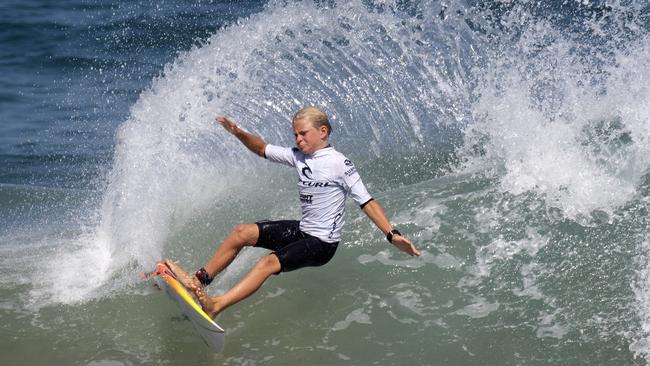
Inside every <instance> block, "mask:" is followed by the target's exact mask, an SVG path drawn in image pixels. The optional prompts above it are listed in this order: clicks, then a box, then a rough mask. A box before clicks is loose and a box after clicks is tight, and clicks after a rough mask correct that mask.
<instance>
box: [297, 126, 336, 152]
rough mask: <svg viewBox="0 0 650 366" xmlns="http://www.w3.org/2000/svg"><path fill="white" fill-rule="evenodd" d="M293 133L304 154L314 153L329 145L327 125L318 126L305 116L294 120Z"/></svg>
mask: <svg viewBox="0 0 650 366" xmlns="http://www.w3.org/2000/svg"><path fill="white" fill-rule="evenodd" d="M293 134H294V136H295V137H296V146H297V147H298V149H300V151H302V153H303V154H313V153H314V152H316V150H320V149H322V148H324V147H326V146H327V145H328V137H327V127H325V126H321V127H320V128H316V127H314V126H313V124H312V123H311V122H310V121H308V120H306V119H304V118H303V119H297V120H295V121H293Z"/></svg>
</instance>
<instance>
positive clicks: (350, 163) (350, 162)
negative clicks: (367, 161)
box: [343, 159, 354, 166]
mask: <svg viewBox="0 0 650 366" xmlns="http://www.w3.org/2000/svg"><path fill="white" fill-rule="evenodd" d="M343 164H345V165H346V166H354V164H352V161H350V160H349V159H345V161H344V162H343Z"/></svg>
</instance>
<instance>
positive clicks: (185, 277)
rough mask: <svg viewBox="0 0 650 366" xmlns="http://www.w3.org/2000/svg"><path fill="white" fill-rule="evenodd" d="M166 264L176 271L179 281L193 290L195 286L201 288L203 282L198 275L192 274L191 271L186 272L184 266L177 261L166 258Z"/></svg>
mask: <svg viewBox="0 0 650 366" xmlns="http://www.w3.org/2000/svg"><path fill="white" fill-rule="evenodd" d="M165 264H167V266H169V268H170V269H171V270H172V272H174V274H175V275H176V278H177V279H178V281H179V282H180V283H181V284H182V285H183V286H185V288H187V289H188V290H190V291H193V290H194V288H195V287H198V288H200V287H201V286H202V285H201V282H199V280H198V278H196V276H193V275H190V274H189V273H187V272H185V270H184V269H183V268H181V267H180V266H179V265H178V264H176V262H174V261H172V260H169V259H166V260H165Z"/></svg>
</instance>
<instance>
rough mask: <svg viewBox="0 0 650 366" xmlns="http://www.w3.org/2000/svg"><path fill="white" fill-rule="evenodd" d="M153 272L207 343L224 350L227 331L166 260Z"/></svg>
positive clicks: (216, 350)
mask: <svg viewBox="0 0 650 366" xmlns="http://www.w3.org/2000/svg"><path fill="white" fill-rule="evenodd" d="M153 274H154V275H153V279H154V280H155V281H156V283H157V284H158V286H159V287H160V288H161V289H163V290H164V291H165V293H167V295H169V298H170V299H172V300H173V301H174V303H175V304H176V305H177V306H178V308H179V309H180V310H181V312H182V313H183V315H185V316H186V317H187V318H188V319H189V320H190V322H191V323H192V325H193V326H194V328H195V329H196V331H197V332H198V333H199V335H200V336H201V338H203V341H205V344H206V345H207V346H208V347H209V348H210V349H211V350H212V351H214V352H221V351H223V347H224V343H225V338H226V331H225V330H223V328H221V327H220V326H219V325H218V324H217V323H215V321H214V320H212V318H210V316H208V314H206V313H205V311H203V309H201V305H199V304H198V302H197V301H196V300H195V299H194V297H193V296H192V295H190V293H189V292H188V291H187V290H186V289H185V286H183V284H181V283H180V282H179V281H178V279H176V275H175V274H174V272H173V271H172V270H171V269H170V268H169V267H168V266H167V265H166V264H165V263H164V262H158V263H156V271H154V273H153Z"/></svg>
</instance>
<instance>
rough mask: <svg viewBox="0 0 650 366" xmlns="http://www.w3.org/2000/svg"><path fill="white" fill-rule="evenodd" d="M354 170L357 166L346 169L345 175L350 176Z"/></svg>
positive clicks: (355, 170)
mask: <svg viewBox="0 0 650 366" xmlns="http://www.w3.org/2000/svg"><path fill="white" fill-rule="evenodd" d="M356 172H357V168H355V167H352V168H350V169H348V170H346V171H345V173H344V174H345V176H346V177H349V176H351V175H352V174H354V173H356Z"/></svg>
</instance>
